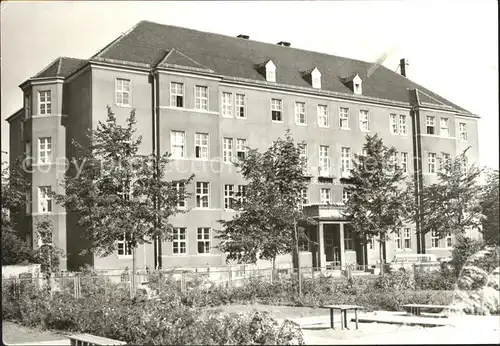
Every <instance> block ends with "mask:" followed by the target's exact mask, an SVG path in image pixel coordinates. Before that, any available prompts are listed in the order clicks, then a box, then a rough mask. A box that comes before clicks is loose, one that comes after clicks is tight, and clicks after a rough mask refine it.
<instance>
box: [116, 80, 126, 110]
mask: <svg viewBox="0 0 500 346" xmlns="http://www.w3.org/2000/svg"><path fill="white" fill-rule="evenodd" d="M115 102H116V105H117V106H130V80H128V79H121V78H117V79H116V84H115Z"/></svg>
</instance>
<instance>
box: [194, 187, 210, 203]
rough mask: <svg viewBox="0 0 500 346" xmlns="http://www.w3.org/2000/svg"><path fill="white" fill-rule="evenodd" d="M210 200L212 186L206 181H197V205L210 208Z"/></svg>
mask: <svg viewBox="0 0 500 346" xmlns="http://www.w3.org/2000/svg"><path fill="white" fill-rule="evenodd" d="M209 200H210V186H209V183H206V182H199V181H198V182H196V207H197V208H208V207H209Z"/></svg>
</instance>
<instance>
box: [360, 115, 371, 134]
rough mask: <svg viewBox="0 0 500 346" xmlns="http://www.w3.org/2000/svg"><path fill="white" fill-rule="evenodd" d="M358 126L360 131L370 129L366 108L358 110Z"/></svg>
mask: <svg viewBox="0 0 500 346" xmlns="http://www.w3.org/2000/svg"><path fill="white" fill-rule="evenodd" d="M359 128H360V129H361V131H366V132H367V131H370V119H369V115H368V111H367V110H360V111H359Z"/></svg>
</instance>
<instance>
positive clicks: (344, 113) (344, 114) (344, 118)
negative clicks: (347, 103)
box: [339, 107, 349, 130]
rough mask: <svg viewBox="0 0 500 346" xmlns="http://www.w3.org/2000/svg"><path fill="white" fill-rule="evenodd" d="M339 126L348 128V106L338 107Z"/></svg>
mask: <svg viewBox="0 0 500 346" xmlns="http://www.w3.org/2000/svg"><path fill="white" fill-rule="evenodd" d="M339 121H340V123H339V126H340V128H341V129H345V130H349V108H345V107H340V110H339Z"/></svg>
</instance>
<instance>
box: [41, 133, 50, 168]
mask: <svg viewBox="0 0 500 346" xmlns="http://www.w3.org/2000/svg"><path fill="white" fill-rule="evenodd" d="M51 158H52V138H50V137H42V138H38V163H50V161H51Z"/></svg>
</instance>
